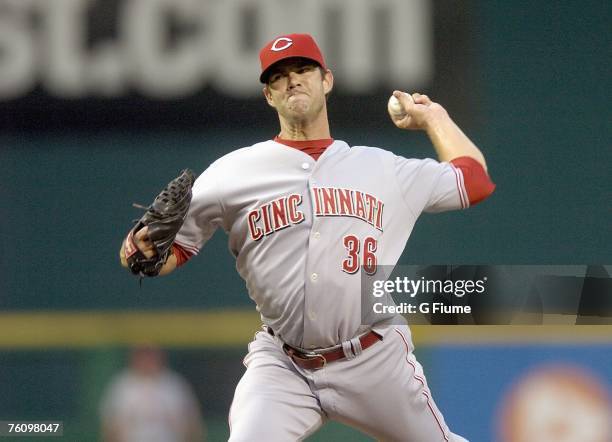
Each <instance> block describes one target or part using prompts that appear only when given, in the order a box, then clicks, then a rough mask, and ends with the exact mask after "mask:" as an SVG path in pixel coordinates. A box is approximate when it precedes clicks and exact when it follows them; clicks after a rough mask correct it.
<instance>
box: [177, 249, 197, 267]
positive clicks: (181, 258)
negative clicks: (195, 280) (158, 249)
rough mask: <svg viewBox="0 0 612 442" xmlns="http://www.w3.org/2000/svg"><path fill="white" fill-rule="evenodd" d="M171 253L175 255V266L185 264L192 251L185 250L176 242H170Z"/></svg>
mask: <svg viewBox="0 0 612 442" xmlns="http://www.w3.org/2000/svg"><path fill="white" fill-rule="evenodd" d="M172 253H173V254H174V256H176V266H177V267H180V266H182V265H183V264H185V263H186V262H187V261H189V259H190V258H191V257H192V256H193V253H191V252H189V251H187V250H186V249H184V248H183V247H181V246H179V245H178V244H176V243H174V244H172Z"/></svg>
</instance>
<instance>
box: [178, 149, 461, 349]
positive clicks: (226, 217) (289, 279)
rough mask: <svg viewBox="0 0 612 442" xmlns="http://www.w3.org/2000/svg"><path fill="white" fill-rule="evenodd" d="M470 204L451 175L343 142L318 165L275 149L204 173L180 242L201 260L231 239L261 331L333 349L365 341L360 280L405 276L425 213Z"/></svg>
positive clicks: (428, 162)
mask: <svg viewBox="0 0 612 442" xmlns="http://www.w3.org/2000/svg"><path fill="white" fill-rule="evenodd" d="M468 204H469V202H468V198H467V194H466V190H465V188H464V185H463V176H462V173H461V170H460V169H458V168H455V167H454V166H453V165H452V164H450V163H439V162H437V161H435V160H432V159H425V160H420V159H407V158H403V157H401V156H397V155H394V154H393V153H391V152H388V151H385V150H382V149H379V148H373V147H364V146H355V147H349V146H348V144H347V143H345V142H343V141H338V140H336V141H334V142H333V143H332V144H331V145H330V146H329V147H328V148H327V149H326V150H325V152H324V153H323V154H322V155H321V156H320V157H319V159H318V160H317V161H315V160H314V159H313V158H312V157H311V156H309V155H308V154H306V153H304V152H301V151H300V150H298V149H294V148H292V147H288V146H286V145H284V144H280V143H278V142H276V141H265V142H262V143H258V144H255V145H253V146H250V147H246V148H242V149H239V150H236V151H234V152H231V153H229V154H227V155H225V156H223V157H222V158H220V159H219V160H217V161H215V162H214V163H213V164H212V165H211V166H210V167H209V168H208V169H207V170H206V171H204V173H202V175H201V176H200V177H199V178H198V179H197V180H196V182H195V185H194V187H193V199H192V202H191V207H190V209H189V213H188V214H187V218H186V220H185V223H184V225H183V227H182V228H181V231H180V232H179V234H178V236H177V238H176V242H177V244H178V245H180V246H182V247H183V248H185V249H186V250H187V251H189V252H191V253H194V254H195V253H197V252H198V251H199V250H200V249H201V248H202V246H203V245H204V243H206V241H207V240H208V239H209V238H210V237H211V236H212V235H213V233H214V232H215V230H216V229H217V228H218V227H222V228H223V229H224V230H225V232H226V233H227V234H228V237H229V248H230V250H231V252H232V254H233V255H234V256H235V257H236V268H237V270H238V272H239V274H240V275H241V276H242V278H243V279H244V280H245V281H246V286H247V289H248V292H249V296H250V297H251V298H252V299H253V300H254V301H255V303H256V304H257V309H258V311H259V312H260V314H261V318H262V321H263V322H264V323H265V324H267V325H268V326H270V327H271V328H272V329H273V330H274V331H275V332H276V333H277V334H278V335H279V336H280V337H281V338H282V339H283V340H284V341H285V342H287V343H288V344H290V345H292V346H295V347H299V348H304V349H314V348H326V347H330V346H334V345H337V344H339V343H341V342H342V341H345V340H348V339H351V338H353V337H355V336H356V335H357V334H359V333H361V332H363V326H362V325H361V322H362V320H361V311H360V309H361V299H360V296H361V291H360V290H361V278H360V272H362V271H366V272H374V271H375V269H376V266H377V265H395V264H396V263H397V260H398V259H399V257H400V255H401V254H402V251H403V250H404V247H405V245H406V241H407V240H408V237H409V236H410V233H411V232H412V229H413V227H414V224H415V222H416V220H417V218H418V216H419V215H420V214H421V212H423V211H426V212H439V211H444V210H451V209H458V208H462V207H467V205H468ZM362 266H363V267H362Z"/></svg>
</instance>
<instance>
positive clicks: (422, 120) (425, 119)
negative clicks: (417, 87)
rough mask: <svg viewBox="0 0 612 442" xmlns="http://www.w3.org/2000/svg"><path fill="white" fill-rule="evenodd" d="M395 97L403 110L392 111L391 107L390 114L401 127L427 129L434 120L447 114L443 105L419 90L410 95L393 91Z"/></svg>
mask: <svg viewBox="0 0 612 442" xmlns="http://www.w3.org/2000/svg"><path fill="white" fill-rule="evenodd" d="M393 97H395V98H396V99H397V101H399V104H400V105H401V107H402V108H403V112H399V113H398V112H392V111H391V109H389V116H390V117H391V121H393V124H395V125H396V126H397V127H399V128H400V129H409V130H427V128H428V126H429V125H430V124H431V123H432V122H433V120H435V119H436V118H438V117H440V116H443V115H445V114H446V111H445V110H444V108H443V107H442V106H440V105H439V104H438V103H434V102H433V101H431V99H430V98H429V97H428V96H427V95H422V94H419V93H418V92H415V93H413V94H412V95H410V94H408V93H406V92H402V91H397V90H396V91H393Z"/></svg>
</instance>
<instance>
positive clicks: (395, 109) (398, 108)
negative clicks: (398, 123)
mask: <svg viewBox="0 0 612 442" xmlns="http://www.w3.org/2000/svg"><path fill="white" fill-rule="evenodd" d="M387 110H388V111H389V114H391V115H392V116H393V117H395V118H403V117H405V116H406V111H404V108H403V107H402V104H401V103H400V102H399V100H398V99H397V98H395V95H391V97H390V98H389V102H388V103H387Z"/></svg>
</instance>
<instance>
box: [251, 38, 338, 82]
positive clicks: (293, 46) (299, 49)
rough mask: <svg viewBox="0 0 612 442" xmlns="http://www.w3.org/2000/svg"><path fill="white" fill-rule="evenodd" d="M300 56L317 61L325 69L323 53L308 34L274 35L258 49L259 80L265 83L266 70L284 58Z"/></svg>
mask: <svg viewBox="0 0 612 442" xmlns="http://www.w3.org/2000/svg"><path fill="white" fill-rule="evenodd" d="M292 57H300V58H307V59H309V60H312V61H315V62H317V63H318V64H319V65H320V66H321V67H322V68H323V69H327V67H326V66H325V61H324V60H323V54H321V50H320V49H319V47H318V46H317V43H316V42H315V41H314V38H312V36H311V35H309V34H288V35H281V36H280V37H276V38H275V39H274V40H272V41H270V42H268V44H266V45H265V46H264V47H263V48H262V49H261V51H259V60H260V61H261V75H260V76H259V81H261V82H262V83H265V82H266V81H265V78H266V73H267V70H268V69H269V68H270V67H272V65H273V64H274V63H277V62H279V61H281V60H284V59H286V58H292Z"/></svg>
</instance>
